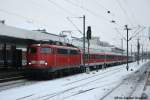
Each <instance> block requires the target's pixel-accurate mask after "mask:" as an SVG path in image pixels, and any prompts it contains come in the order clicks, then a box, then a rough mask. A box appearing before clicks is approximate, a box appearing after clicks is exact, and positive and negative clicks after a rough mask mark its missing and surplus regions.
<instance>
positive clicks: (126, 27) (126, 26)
mask: <svg viewBox="0 0 150 100" xmlns="http://www.w3.org/2000/svg"><path fill="white" fill-rule="evenodd" d="M125 30H127V66H126V69H127V71H128V70H129V65H128V62H129V59H128V57H129V53H128V42H129V33H128V31H129V30H131V29H130V28H128V25H125Z"/></svg>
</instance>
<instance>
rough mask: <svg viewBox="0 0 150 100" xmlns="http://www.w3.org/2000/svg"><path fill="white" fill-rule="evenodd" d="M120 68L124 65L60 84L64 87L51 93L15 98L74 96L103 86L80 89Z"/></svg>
mask: <svg viewBox="0 0 150 100" xmlns="http://www.w3.org/2000/svg"><path fill="white" fill-rule="evenodd" d="M122 69H124V67H119V68H116V69H113V70H109V71H106V72H104V73H101V74H98V75H93V76H91V77H87V78H84V79H80V80H77V81H73V82H69V83H66V84H62V87H63V88H64V89H63V90H61V91H55V92H53V93H48V94H44V95H42V96H36V95H35V94H32V95H31V94H30V95H27V96H24V97H20V98H18V99H17V100H24V99H32V100H48V99H53V98H55V97H57V96H59V95H63V94H66V97H65V98H70V97H72V96H75V95H78V94H81V93H85V92H88V91H91V90H94V89H97V88H101V87H105V86H106V84H105V85H104V86H102V85H101V86H96V87H95V86H94V87H91V88H87V89H84V90H80V88H84V87H85V86H88V85H89V84H92V83H94V82H99V81H100V80H101V79H105V78H106V77H109V76H110V75H115V73H117V72H119V71H121V70H122ZM89 78H91V80H90V81H89ZM104 81H105V80H104ZM104 81H100V82H104ZM77 83H78V85H75V84H77ZM111 84H112V83H111ZM68 85H71V86H70V87H69V88H68V87H67V86H68ZM78 89H79V90H78ZM67 94H70V95H69V96H68V95H67Z"/></svg>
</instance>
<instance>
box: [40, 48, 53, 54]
mask: <svg viewBox="0 0 150 100" xmlns="http://www.w3.org/2000/svg"><path fill="white" fill-rule="evenodd" d="M40 52H41V53H51V52H52V49H51V48H41V49H40Z"/></svg>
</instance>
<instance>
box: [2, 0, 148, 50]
mask: <svg viewBox="0 0 150 100" xmlns="http://www.w3.org/2000/svg"><path fill="white" fill-rule="evenodd" d="M108 10H109V11H110V13H107V11H108ZM149 10H150V0H0V19H5V20H6V24H8V25H12V26H16V27H20V28H24V29H30V30H34V29H38V28H45V29H46V30H47V31H48V32H50V33H55V34H59V33H60V32H61V31H63V30H76V28H75V27H74V26H73V25H72V24H71V23H70V22H69V21H68V20H67V17H69V18H70V19H71V20H72V21H73V23H74V24H76V26H78V27H79V29H80V30H81V31H82V19H81V18H80V19H79V18H73V17H82V16H83V14H85V16H86V26H88V25H90V26H91V27H92V32H93V33H92V34H93V35H94V36H99V37H100V39H101V40H103V41H108V42H109V43H111V44H114V45H118V46H120V44H121V40H120V39H121V35H122V36H124V37H125V36H126V31H125V30H124V25H125V24H128V25H129V27H131V28H132V30H131V31H129V32H130V36H132V34H131V33H134V31H135V30H136V29H137V27H138V25H140V26H141V27H146V29H145V30H144V31H143V32H142V33H141V34H140V35H139V36H140V38H141V42H142V43H143V44H145V46H144V47H145V48H146V47H147V48H148V47H149V41H148V38H145V37H146V36H147V34H148V33H147V32H148V31H147V30H148V29H147V28H148V27H149V26H150V21H149V20H150V19H149V18H150V11H149ZM111 20H115V21H116V24H114V23H111V22H110V21H111ZM115 28H117V29H118V31H119V32H120V34H121V35H120V34H119V33H118V32H117V31H116V30H115ZM73 36H77V37H81V34H80V33H79V32H78V31H74V32H73ZM136 39H137V38H134V39H133V40H132V41H130V43H129V44H131V43H132V44H133V45H134V46H133V47H134V48H136V46H135V45H136V41H137V40H136ZM124 42H125V41H124ZM124 45H125V43H124ZM124 47H125V46H124ZM149 49H150V48H149Z"/></svg>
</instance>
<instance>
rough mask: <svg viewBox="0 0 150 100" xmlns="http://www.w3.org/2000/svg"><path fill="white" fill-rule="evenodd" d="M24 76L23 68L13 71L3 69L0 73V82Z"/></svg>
mask: <svg viewBox="0 0 150 100" xmlns="http://www.w3.org/2000/svg"><path fill="white" fill-rule="evenodd" d="M24 78H25V71H24V70H21V71H20V70H15V71H7V70H6V71H5V72H3V73H1V74H0V83H3V82H8V81H13V80H19V79H24Z"/></svg>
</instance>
